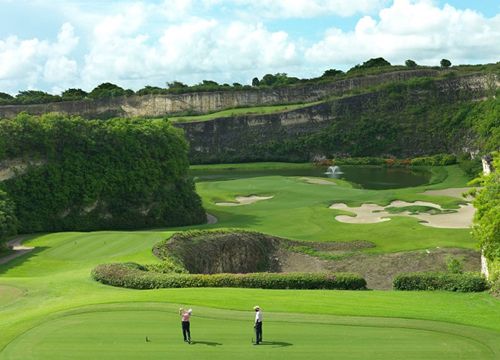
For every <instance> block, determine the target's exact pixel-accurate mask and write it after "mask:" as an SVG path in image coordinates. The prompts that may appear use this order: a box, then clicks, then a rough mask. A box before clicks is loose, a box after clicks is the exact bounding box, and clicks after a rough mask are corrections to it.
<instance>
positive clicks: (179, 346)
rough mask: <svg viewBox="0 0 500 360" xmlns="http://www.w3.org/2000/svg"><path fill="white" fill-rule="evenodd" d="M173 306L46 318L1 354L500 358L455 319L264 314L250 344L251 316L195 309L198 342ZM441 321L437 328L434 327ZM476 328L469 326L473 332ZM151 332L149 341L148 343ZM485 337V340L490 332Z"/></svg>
mask: <svg viewBox="0 0 500 360" xmlns="http://www.w3.org/2000/svg"><path fill="white" fill-rule="evenodd" d="M176 308H177V307H174V306H172V305H161V304H148V303H145V304H127V305H108V306H100V307H97V308H88V309H82V310H79V311H73V312H70V313H66V314H63V315H61V316H60V317H56V318H54V319H52V320H49V321H46V322H44V323H42V324H40V325H39V326H36V327H34V328H32V329H31V330H29V331H27V332H25V333H24V334H22V335H21V336H19V337H17V338H16V339H15V340H14V341H12V342H11V343H10V344H9V345H8V346H7V347H6V348H5V349H4V351H3V352H2V353H1V356H0V358H2V359H23V360H24V359H35V358H36V359H68V358H71V359H91V358H96V359H97V358H106V359H141V358H144V359H160V358H161V359H164V358H165V357H166V356H168V358H179V359H200V358H202V359H203V358H212V359H224V358H231V359H234V358H236V359H252V358H255V357H261V358H265V359H278V358H282V357H284V356H286V358H287V359H303V358H304V357H307V358H308V359H324V358H325V356H327V357H328V356H329V355H328V354H330V355H331V356H332V357H335V358H341V359H368V358H369V359H384V360H386V359H402V358H405V359H423V358H425V359H495V358H497V357H496V356H497V355H498V354H495V349H492V348H491V344H488V343H487V339H486V341H485V342H483V341H482V337H481V331H482V330H480V329H479V333H478V334H477V336H475V337H474V336H472V337H471V335H470V334H468V333H467V331H465V332H464V331H463V329H462V328H463V327H461V326H455V325H451V324H443V323H434V322H425V321H414V320H403V319H384V318H379V319H376V318H366V319H363V318H348V317H346V318H342V317H328V316H315V315H299V314H286V313H279V314H277V313H268V314H265V316H266V318H265V324H264V343H263V345H262V346H259V347H257V346H252V344H251V339H252V336H253V329H252V321H253V313H252V312H251V311H249V312H238V311H230V310H215V309H209V308H201V309H195V312H194V315H193V318H192V321H191V323H192V325H191V326H192V329H191V330H192V336H193V344H192V345H188V344H185V343H184V342H183V341H182V335H181V330H180V323H179V317H178V315H177V314H176ZM436 324H437V325H436ZM472 333H474V330H472V331H471V334H472ZM146 337H148V339H149V340H150V341H146ZM486 338H487V337H486Z"/></svg>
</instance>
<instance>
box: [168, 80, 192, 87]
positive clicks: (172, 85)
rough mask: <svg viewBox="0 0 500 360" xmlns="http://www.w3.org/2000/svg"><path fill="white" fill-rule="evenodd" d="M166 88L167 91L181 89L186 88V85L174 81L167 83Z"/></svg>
mask: <svg viewBox="0 0 500 360" xmlns="http://www.w3.org/2000/svg"><path fill="white" fill-rule="evenodd" d="M167 87H168V88H169V89H183V88H187V87H188V86H187V85H186V84H184V83H183V82H180V81H177V80H174V81H172V82H168V83H167Z"/></svg>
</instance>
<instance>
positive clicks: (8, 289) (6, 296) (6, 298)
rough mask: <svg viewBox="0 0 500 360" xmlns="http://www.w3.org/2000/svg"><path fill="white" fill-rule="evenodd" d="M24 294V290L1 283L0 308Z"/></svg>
mask: <svg viewBox="0 0 500 360" xmlns="http://www.w3.org/2000/svg"><path fill="white" fill-rule="evenodd" d="M22 295H23V291H22V290H21V289H18V288H16V287H14V286H5V285H0V309H1V308H2V307H3V306H6V305H9V304H10V303H12V302H13V301H15V300H16V299H18V298H20V297H21V296H22Z"/></svg>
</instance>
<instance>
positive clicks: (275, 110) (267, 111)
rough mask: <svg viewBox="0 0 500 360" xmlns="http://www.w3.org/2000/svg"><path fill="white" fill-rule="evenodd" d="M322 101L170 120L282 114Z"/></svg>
mask: <svg viewBox="0 0 500 360" xmlns="http://www.w3.org/2000/svg"><path fill="white" fill-rule="evenodd" d="M319 103H321V101H316V102H311V103H304V104H287V105H273V106H254V107H243V108H234V109H228V110H223V111H218V112H214V113H211V114H205V115H192V116H173V117H169V118H168V119H169V120H170V121H172V122H174V123H175V122H196V121H207V120H212V119H217V118H224V117H232V116H244V115H262V114H272V113H280V112H285V111H291V110H297V109H302V108H305V107H308V106H312V105H317V104H319Z"/></svg>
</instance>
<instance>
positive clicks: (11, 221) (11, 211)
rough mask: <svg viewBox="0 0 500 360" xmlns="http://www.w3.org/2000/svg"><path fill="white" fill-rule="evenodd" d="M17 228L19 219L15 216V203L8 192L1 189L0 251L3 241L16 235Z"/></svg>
mask: <svg viewBox="0 0 500 360" xmlns="http://www.w3.org/2000/svg"><path fill="white" fill-rule="evenodd" d="M16 230H17V219H16V216H15V207H14V203H13V202H12V201H11V200H10V199H9V198H8V197H7V194H6V193H5V192H4V191H2V190H0V252H1V250H2V242H3V241H4V240H5V239H6V238H7V237H8V236H10V235H14V234H15V233H16Z"/></svg>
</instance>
